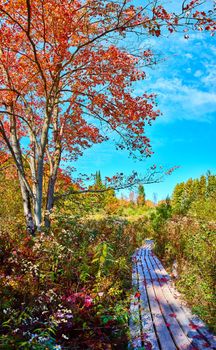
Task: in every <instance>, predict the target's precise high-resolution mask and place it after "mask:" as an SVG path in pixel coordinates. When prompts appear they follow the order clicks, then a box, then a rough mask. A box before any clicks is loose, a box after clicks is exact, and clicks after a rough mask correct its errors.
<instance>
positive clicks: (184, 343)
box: [145, 255, 192, 350]
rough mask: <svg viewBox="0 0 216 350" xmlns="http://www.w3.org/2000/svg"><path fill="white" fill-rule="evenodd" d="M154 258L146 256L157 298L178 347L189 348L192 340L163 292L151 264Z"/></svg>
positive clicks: (182, 349) (183, 349)
mask: <svg viewBox="0 0 216 350" xmlns="http://www.w3.org/2000/svg"><path fill="white" fill-rule="evenodd" d="M152 259H153V258H152V256H150V255H148V256H146V258H145V261H146V265H147V267H148V269H149V274H150V275H151V278H152V284H153V286H154V290H155V294H156V297H157V300H158V302H159V304H160V308H161V310H162V313H163V316H164V318H165V320H166V325H167V326H168V327H169V330H170V331H171V333H172V336H173V339H174V342H175V344H176V346H177V348H178V349H181V350H185V349H189V348H190V345H191V343H192V341H191V339H189V338H188V337H187V336H186V334H185V333H184V332H183V330H182V328H181V326H180V324H179V323H178V321H177V319H176V318H175V317H173V310H172V309H171V307H170V304H169V303H171V301H170V300H169V301H168V300H167V298H166V297H165V295H164V293H163V289H162V288H161V285H160V283H159V281H158V276H157V274H156V273H155V270H154V267H153V265H152V264H151V260H152Z"/></svg>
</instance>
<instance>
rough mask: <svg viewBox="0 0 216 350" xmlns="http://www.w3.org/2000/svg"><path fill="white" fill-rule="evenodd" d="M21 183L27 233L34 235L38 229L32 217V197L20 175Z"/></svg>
mask: <svg viewBox="0 0 216 350" xmlns="http://www.w3.org/2000/svg"><path fill="white" fill-rule="evenodd" d="M19 182H20V189H21V194H22V201H23V211H24V216H25V220H26V227H27V231H28V232H29V233H30V234H31V235H34V234H35V231H36V227H35V223H34V220H33V217H32V209H31V197H30V195H29V192H28V190H27V188H26V186H25V184H24V182H23V180H22V178H21V176H20V175H19Z"/></svg>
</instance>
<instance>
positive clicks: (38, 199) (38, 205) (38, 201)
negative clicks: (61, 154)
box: [34, 157, 44, 231]
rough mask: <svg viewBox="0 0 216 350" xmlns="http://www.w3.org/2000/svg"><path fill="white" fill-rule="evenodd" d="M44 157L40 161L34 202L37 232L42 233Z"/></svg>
mask: <svg viewBox="0 0 216 350" xmlns="http://www.w3.org/2000/svg"><path fill="white" fill-rule="evenodd" d="M43 167H44V164H43V157H42V158H41V159H39V160H38V168H37V185H36V196H35V200H34V219H35V224H36V228H37V231H41V225H42V206H43V203H42V200H43V172H44V169H43Z"/></svg>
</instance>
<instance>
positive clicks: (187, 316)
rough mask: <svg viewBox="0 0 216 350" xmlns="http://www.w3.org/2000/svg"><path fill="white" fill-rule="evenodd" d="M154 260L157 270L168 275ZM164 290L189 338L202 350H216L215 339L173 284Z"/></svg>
mask: <svg viewBox="0 0 216 350" xmlns="http://www.w3.org/2000/svg"><path fill="white" fill-rule="evenodd" d="M153 260H154V262H155V268H158V269H159V270H160V272H161V273H162V274H163V275H167V272H166V270H165V269H164V267H163V265H162V264H161V262H160V260H159V259H158V258H157V257H156V256H155V255H154V259H153ZM162 289H164V292H165V294H166V295H169V298H171V299H172V308H173V311H174V313H176V314H178V319H179V321H180V322H181V325H182V327H183V328H184V331H185V333H186V334H187V336H188V337H189V338H191V339H193V344H195V346H196V347H197V348H198V349H200V350H202V349H203V348H205V347H206V348H208V345H209V346H210V349H216V341H215V337H214V336H213V335H212V334H211V333H210V332H209V331H208V329H207V327H206V325H205V324H204V323H203V321H202V320H200V318H199V317H197V316H196V315H193V314H192V313H191V311H190V310H189V309H188V308H187V307H186V306H185V303H184V302H183V301H182V300H181V299H180V293H178V291H177V290H176V289H175V288H174V287H173V286H172V285H171V284H167V283H166V284H163V285H162ZM196 327H197V329H196Z"/></svg>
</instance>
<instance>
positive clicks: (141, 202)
mask: <svg viewBox="0 0 216 350" xmlns="http://www.w3.org/2000/svg"><path fill="white" fill-rule="evenodd" d="M137 205H139V206H142V205H145V189H144V186H143V185H139V187H138V197H137Z"/></svg>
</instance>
